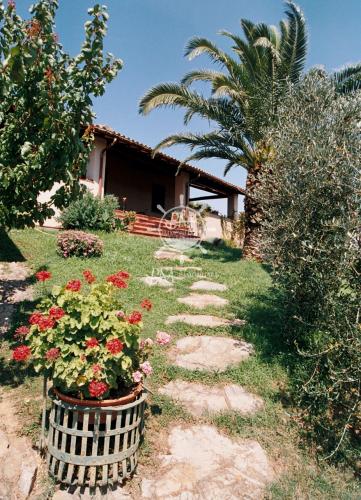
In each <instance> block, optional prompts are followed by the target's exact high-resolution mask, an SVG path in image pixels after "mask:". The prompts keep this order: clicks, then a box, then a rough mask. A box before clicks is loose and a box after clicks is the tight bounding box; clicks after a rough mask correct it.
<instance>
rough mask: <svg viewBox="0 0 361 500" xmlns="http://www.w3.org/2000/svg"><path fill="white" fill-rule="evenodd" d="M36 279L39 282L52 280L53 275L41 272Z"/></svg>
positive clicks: (36, 275)
mask: <svg viewBox="0 0 361 500" xmlns="http://www.w3.org/2000/svg"><path fill="white" fill-rule="evenodd" d="M35 277H36V279H37V280H38V281H46V280H49V279H50V278H51V273H49V271H39V272H38V273H36V274H35Z"/></svg>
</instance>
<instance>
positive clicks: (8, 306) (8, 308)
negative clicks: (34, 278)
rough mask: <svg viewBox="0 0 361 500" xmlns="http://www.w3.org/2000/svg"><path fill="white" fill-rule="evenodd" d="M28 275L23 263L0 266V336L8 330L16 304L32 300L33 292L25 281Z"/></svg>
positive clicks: (2, 264) (9, 263)
mask: <svg viewBox="0 0 361 500" xmlns="http://www.w3.org/2000/svg"><path fill="white" fill-rule="evenodd" d="M29 274H30V273H29V269H28V268H27V266H26V265H25V264H23V263H20V262H6V263H1V264H0V335H3V334H4V333H6V331H7V330H8V328H9V326H10V322H11V318H12V315H13V314H14V311H15V307H16V304H17V303H19V302H21V301H23V300H31V299H32V296H33V290H32V288H31V287H30V286H29V283H28V281H27V280H28V278H29Z"/></svg>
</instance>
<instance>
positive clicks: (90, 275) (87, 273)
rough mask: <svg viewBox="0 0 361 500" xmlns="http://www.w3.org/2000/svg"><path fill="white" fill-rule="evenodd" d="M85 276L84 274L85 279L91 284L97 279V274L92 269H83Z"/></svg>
mask: <svg viewBox="0 0 361 500" xmlns="http://www.w3.org/2000/svg"><path fill="white" fill-rule="evenodd" d="M83 276H84V279H85V281H86V282H87V283H89V285H91V284H92V283H94V281H95V276H94V274H93V273H92V272H91V271H88V270H86V271H83Z"/></svg>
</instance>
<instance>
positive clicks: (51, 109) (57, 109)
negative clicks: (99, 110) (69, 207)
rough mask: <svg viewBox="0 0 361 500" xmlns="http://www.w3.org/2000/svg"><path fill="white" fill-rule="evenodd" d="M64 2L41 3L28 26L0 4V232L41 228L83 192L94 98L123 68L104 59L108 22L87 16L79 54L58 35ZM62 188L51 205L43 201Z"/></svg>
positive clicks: (102, 16) (97, 14)
mask: <svg viewBox="0 0 361 500" xmlns="http://www.w3.org/2000/svg"><path fill="white" fill-rule="evenodd" d="M57 8H58V0H38V1H37V2H36V3H35V4H34V5H33V6H32V7H31V8H30V13H31V17H30V19H28V20H24V19H22V18H21V17H20V16H19V15H18V14H17V11H16V7H15V2H14V1H12V0H10V1H9V2H8V4H7V6H6V7H5V6H4V4H3V2H2V0H0V227H8V228H9V227H23V226H26V225H32V224H33V223H34V222H38V223H41V222H43V221H44V219H46V218H47V217H49V216H51V215H53V214H54V211H53V209H52V205H54V206H56V207H58V208H62V207H63V206H65V205H66V204H67V203H68V202H69V200H70V199H71V198H73V197H74V196H75V195H76V194H77V192H78V191H79V189H80V186H79V182H78V180H79V177H80V176H81V175H82V174H83V173H84V170H85V168H86V164H87V160H88V156H89V153H90V150H91V147H92V142H93V136H92V129H91V124H92V120H93V113H92V97H93V96H100V95H102V94H103V93H104V90H105V85H106V83H107V82H110V81H112V80H113V79H114V78H115V76H116V75H117V72H118V71H119V69H120V68H121V65H122V63H121V61H120V60H119V59H115V58H114V56H113V55H112V54H104V49H103V41H104V37H105V35H106V30H107V25H106V23H107V19H108V14H107V12H106V7H105V6H100V5H95V6H94V7H93V8H91V9H89V10H88V13H89V15H90V16H91V19H90V20H89V21H87V22H86V23H85V40H84V43H83V45H82V47H81V50H80V53H79V54H78V55H76V56H75V57H72V56H70V55H69V54H67V53H66V52H65V51H64V50H63V47H62V45H61V44H60V43H59V40H58V36H57V34H56V31H55V14H56V10H57ZM55 183H60V184H59V185H60V187H59V189H57V190H56V192H55V193H54V195H53V196H52V198H51V200H50V201H49V202H46V203H45V202H44V203H40V202H39V201H38V196H39V193H40V192H42V191H46V190H49V189H51V188H52V187H53V186H54V184H55Z"/></svg>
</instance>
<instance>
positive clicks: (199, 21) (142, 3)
mask: <svg viewBox="0 0 361 500" xmlns="http://www.w3.org/2000/svg"><path fill="white" fill-rule="evenodd" d="M31 3H32V2H31V1H30V0H17V1H16V5H17V9H18V11H19V12H20V13H21V15H24V16H25V15H26V11H27V9H28V8H29V6H30V5H31ZM59 3H60V7H59V12H58V17H57V32H58V33H59V37H60V41H61V43H62V44H63V45H64V48H65V49H66V50H67V51H69V52H70V53H72V54H75V53H76V52H77V51H78V49H79V47H80V45H81V42H82V40H83V24H84V22H85V21H86V20H87V18H88V15H87V8H88V7H90V6H92V5H94V4H95V3H97V2H95V1H94V0H60V2H59ZM103 3H105V4H106V5H107V6H108V11H109V14H110V20H109V31H108V36H107V39H106V50H108V51H110V52H112V53H113V54H115V55H116V56H118V57H120V58H121V59H123V61H124V68H123V70H122V71H121V72H120V73H119V75H118V77H117V79H116V80H115V81H114V82H113V83H112V84H111V85H109V86H108V88H107V91H106V93H105V95H104V96H103V97H102V98H99V99H97V100H96V101H95V103H94V108H95V112H96V114H97V120H96V121H97V122H98V123H102V124H108V125H110V126H111V127H113V128H115V129H116V130H118V131H119V132H121V133H124V134H125V135H128V136H130V137H132V138H134V139H136V140H138V141H141V142H144V143H145V144H148V145H150V146H155V144H157V142H159V140H160V139H162V138H163V137H164V136H166V135H168V134H170V133H174V132H179V131H182V130H184V126H183V123H182V113H180V112H175V111H172V110H161V111H159V110H158V111H154V112H153V113H151V114H150V115H148V116H147V117H143V116H140V115H139V114H138V102H139V99H140V98H141V97H142V95H143V94H144V93H145V92H146V91H147V90H148V89H149V88H150V87H151V86H153V85H155V84H157V83H161V82H167V81H179V79H180V78H181V77H182V76H183V75H184V73H186V72H188V71H189V70H191V69H193V68H200V67H207V66H209V63H208V61H207V59H206V58H197V59H196V60H195V61H192V62H189V61H187V60H186V59H185V58H184V57H183V50H184V46H185V44H186V42H187V40H189V38H191V37H192V36H194V35H200V36H205V37H208V38H210V39H211V40H213V41H216V42H217V43H218V44H219V45H220V46H221V47H222V48H224V49H227V48H229V45H228V44H227V42H226V43H225V41H224V40H223V39H222V37H220V36H219V35H217V32H218V31H219V30H220V29H227V30H229V31H233V32H239V31H240V29H239V20H240V19H241V18H248V19H250V20H252V21H256V22H259V21H262V22H266V23H268V24H278V21H279V20H280V19H281V18H282V17H283V15H284V14H283V12H284V4H283V2H282V1H281V0H252V1H250V0H103ZM297 3H298V4H299V5H300V6H301V7H302V9H303V11H304V13H305V15H306V18H307V20H308V26H309V33H310V47H309V55H308V63H307V66H308V67H312V66H314V65H323V66H325V67H326V69H327V70H333V69H336V68H339V67H341V66H343V65H345V64H346V63H351V62H356V61H360V60H361V37H360V25H361V1H360V0H347V1H341V0H299V1H298V2H297ZM205 129H207V123H202V122H201V121H194V122H193V123H191V125H190V126H189V127H188V130H193V131H202V130H205ZM167 152H168V154H172V155H174V156H176V157H177V158H179V159H183V158H184V157H185V156H186V155H187V150H186V149H184V148H182V147H175V148H172V149H170V150H168V151H167ZM223 165H224V162H221V161H218V160H207V161H201V162H198V166H200V167H201V168H203V169H205V170H208V171H209V172H211V173H213V174H215V175H217V176H220V177H222V176H223ZM226 179H227V180H229V181H230V182H233V183H235V184H239V185H242V186H243V185H244V183H245V172H244V171H243V170H242V169H240V168H235V169H233V170H232V171H231V172H230V173H229V174H228V175H227V178H226ZM216 206H217V208H219V209H221V210H223V209H224V203H223V202H222V201H219V202H218V203H217V205H216Z"/></svg>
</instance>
